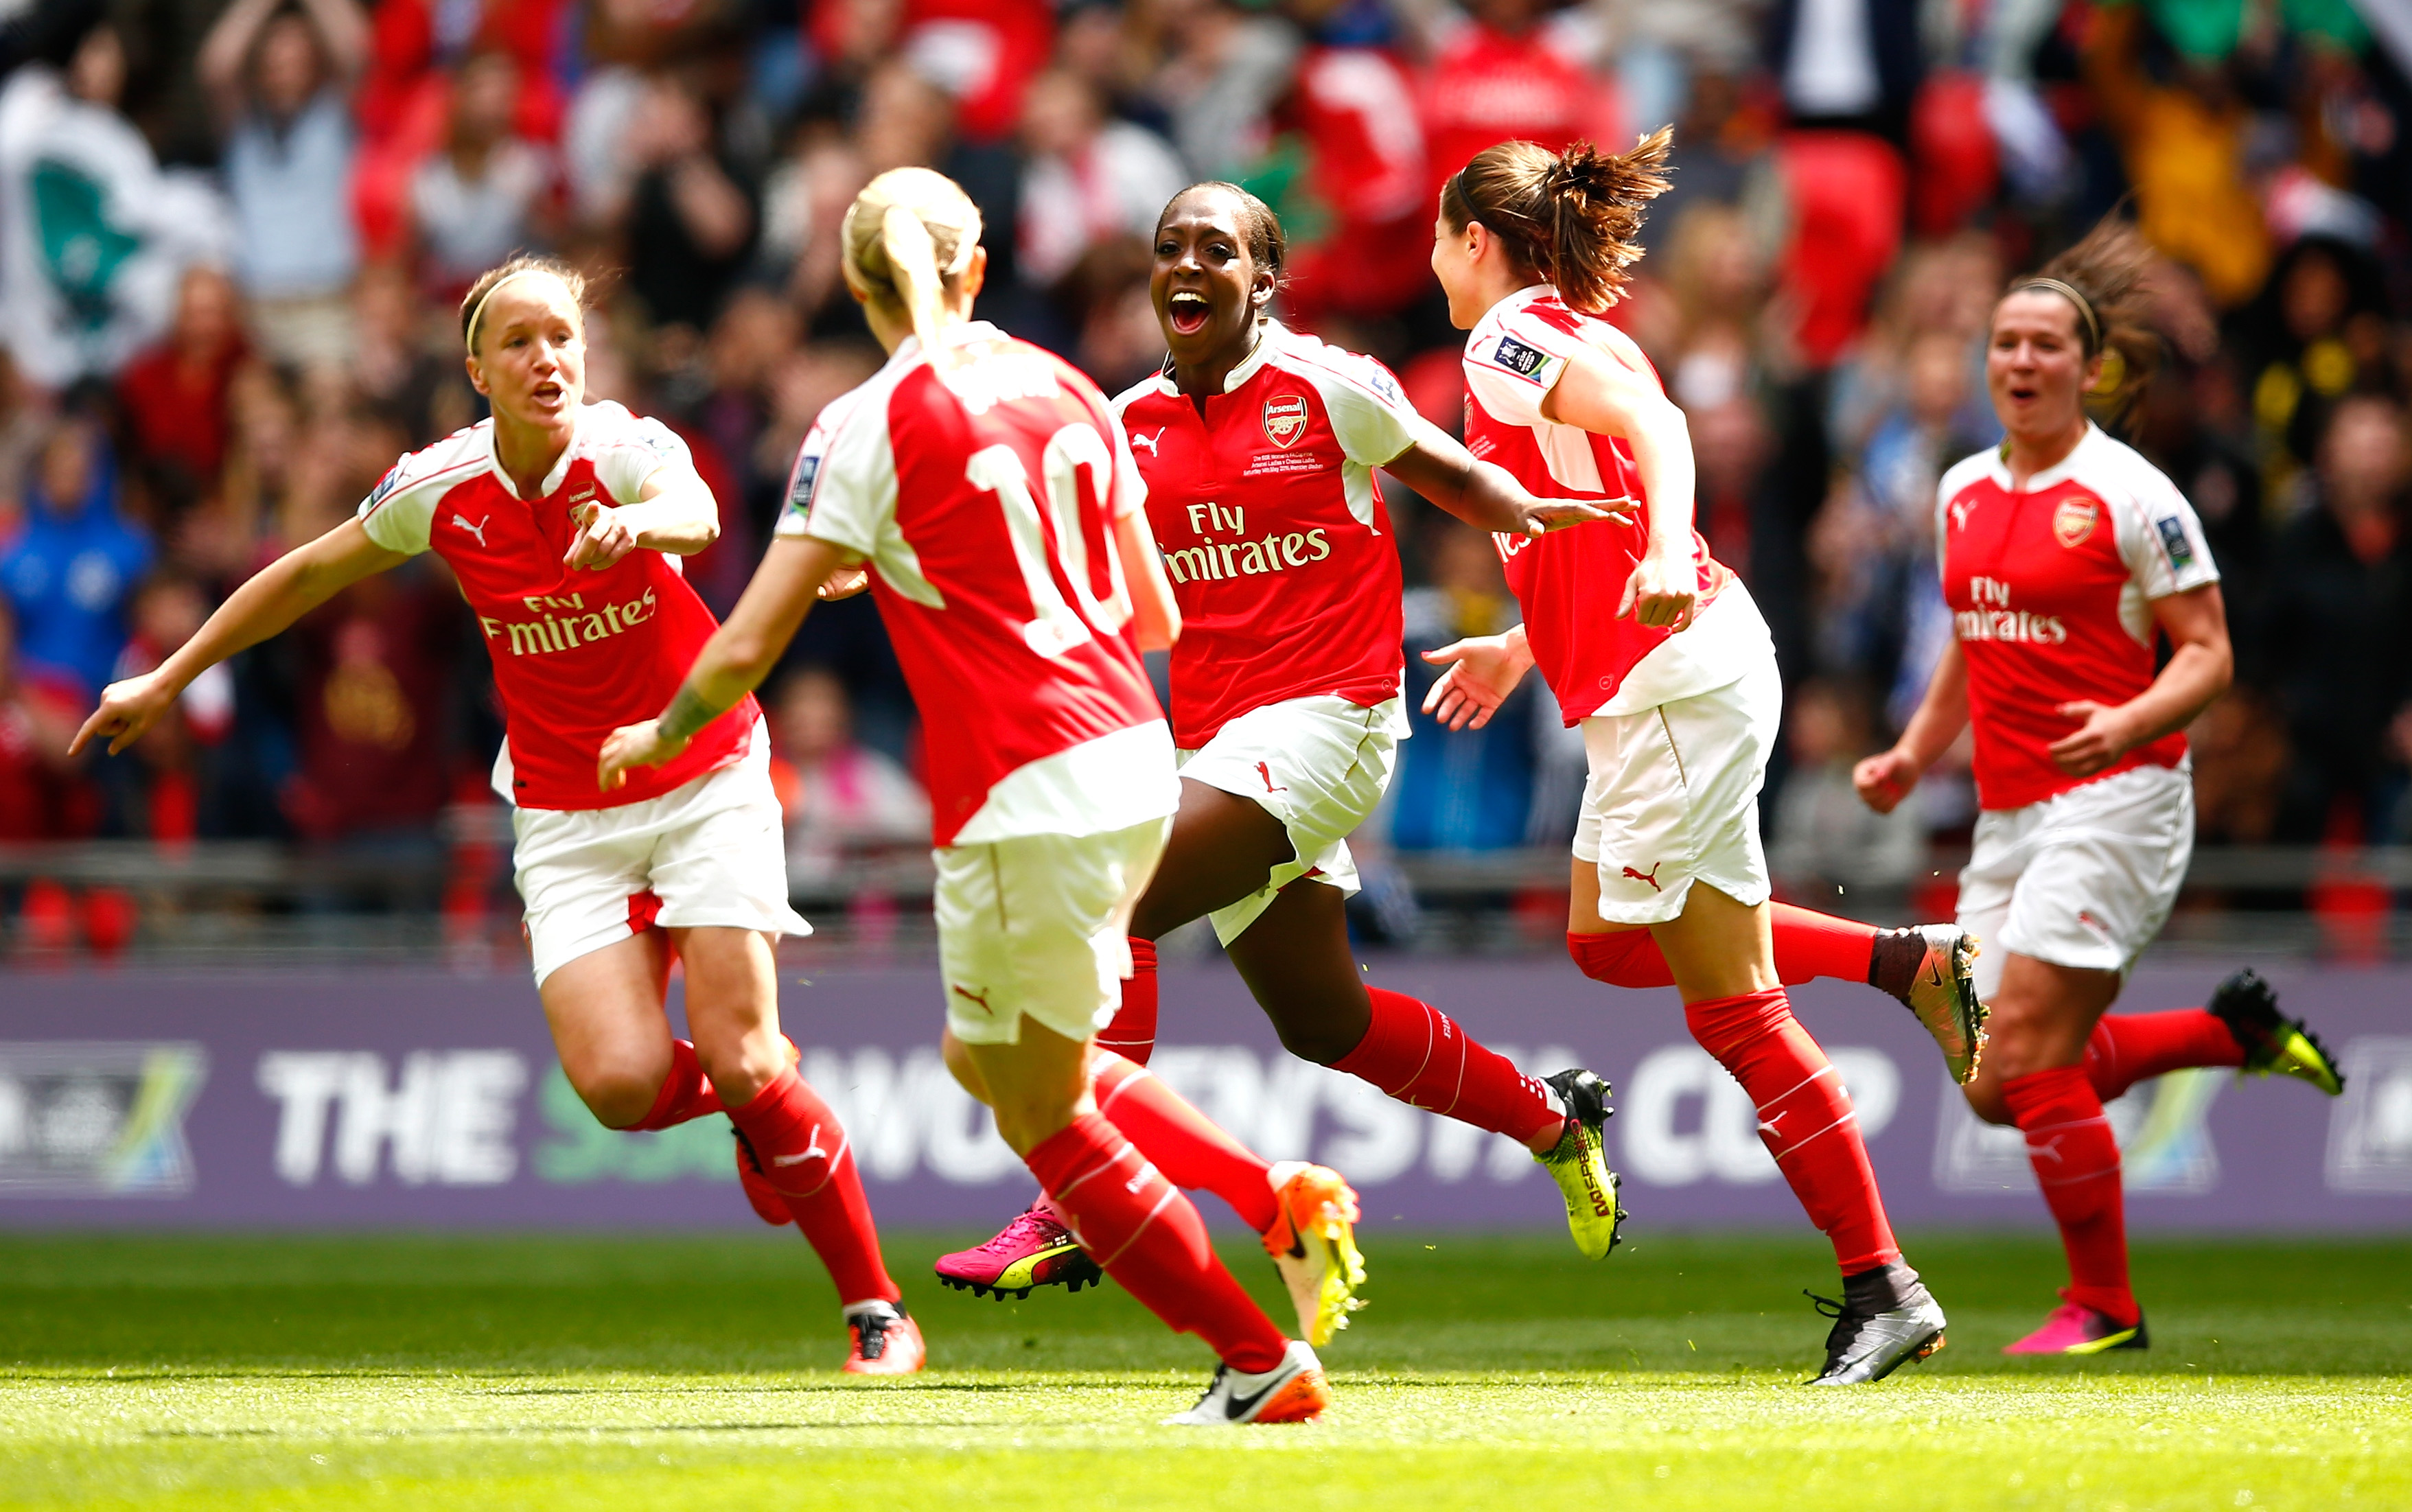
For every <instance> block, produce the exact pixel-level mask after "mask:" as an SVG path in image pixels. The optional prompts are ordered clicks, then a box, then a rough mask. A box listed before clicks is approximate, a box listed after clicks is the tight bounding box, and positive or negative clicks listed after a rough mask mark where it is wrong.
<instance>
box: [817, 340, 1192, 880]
mask: <svg viewBox="0 0 2412 1512" xmlns="http://www.w3.org/2000/svg"><path fill="white" fill-rule="evenodd" d="M947 341H948V344H949V347H950V348H952V350H951V352H950V354H949V355H950V356H951V357H952V358H953V359H954V361H953V362H952V363H951V364H950V365H949V366H948V367H947V368H946V370H945V371H944V372H943V373H941V372H940V371H938V370H937V369H934V368H933V367H932V366H931V364H930V362H929V360H927V359H926V358H925V357H924V356H923V355H922V351H921V345H920V343H919V342H918V341H907V342H905V344H904V345H901V346H899V347H898V348H897V351H896V354H895V356H893V357H892V358H890V360H889V362H888V365H887V366H886V367H884V368H882V369H880V370H879V372H878V374H875V376H874V377H872V379H871V380H870V381H869V382H867V383H865V384H863V385H862V386H860V388H857V389H853V390H852V391H850V392H848V393H846V394H845V395H844V396H842V397H840V398H838V399H836V400H833V401H831V404H829V405H828V407H827V408H825V409H823V410H822V411H821V417H820V419H819V420H818V421H817V422H816V423H815V425H814V426H813V430H812V433H811V434H809V435H807V436H806V437H805V438H804V445H803V449H802V452H801V453H799V455H798V456H797V459H796V470H795V474H794V476H793V477H792V478H791V480H790V482H789V484H788V490H787V500H788V502H787V511H786V512H785V513H784V514H783V515H781V516H780V519H779V528H778V534H779V535H780V536H785V537H788V538H791V539H792V538H796V537H801V536H811V537H813V538H814V539H816V540H823V541H828V542H830V543H831V544H832V545H835V546H840V547H843V548H845V549H846V550H848V551H852V552H854V553H856V554H858V555H860V556H861V557H864V558H866V559H867V560H868V563H869V565H870V568H871V592H872V596H873V597H874V598H875V600H877V602H878V604H879V614H880V618H881V620H882V621H884V622H885V623H886V624H887V627H888V634H889V637H890V639H891V640H892V641H893V642H894V643H895V646H896V658H897V660H898V662H899V663H901V664H902V665H903V667H904V669H905V682H906V683H908V684H910V685H911V687H912V689H913V701H914V702H915V703H917V704H919V706H920V710H921V718H922V723H923V726H924V727H925V728H926V729H927V731H928V738H927V741H926V748H927V751H928V756H929V783H930V806H931V830H932V836H933V839H934V842H935V843H936V844H940V845H957V844H965V845H968V844H988V843H991V842H994V841H999V840H1007V839H1011V838H1013V837H1016V836H1021V835H1036V834H1063V835H1085V834H1100V833H1104V832H1107V831H1110V830H1114V829H1127V828H1128V827H1130V826H1132V825H1135V824H1139V823H1141V822H1143V821H1145V820H1148V819H1154V818H1161V817H1163V816H1164V815H1168V814H1170V813H1171V812H1172V811H1173V809H1174V808H1175V807H1177V806H1178V804H1179V802H1180V784H1179V782H1178V780H1177V779H1176V778H1175V777H1174V775H1173V771H1172V742H1171V740H1170V738H1169V735H1168V734H1167V732H1166V730H1165V727H1164V712H1163V710H1162V709H1160V708H1159V707H1158V706H1157V704H1156V701H1155V689H1154V688H1152V687H1151V686H1150V685H1149V683H1148V680H1147V670H1146V668H1144V667H1142V666H1141V665H1140V657H1139V649H1138V647H1137V646H1136V645H1135V644H1134V643H1133V641H1132V639H1131V637H1130V635H1129V633H1128V629H1127V626H1128V624H1129V621H1130V614H1131V609H1130V597H1129V591H1128V589H1127V587H1126V586H1125V582H1124V580H1123V570H1122V558H1121V557H1120V555H1119V554H1118V553H1117V552H1116V550H1115V549H1114V539H1113V536H1114V522H1115V521H1118V520H1122V519H1124V518H1126V517H1127V516H1130V515H1132V514H1135V513H1137V512H1138V511H1139V510H1140V508H1141V507H1142V506H1143V504H1144V500H1145V495H1146V485H1144V484H1143V483H1141V482H1140V477H1139V474H1138V471H1137V469H1135V468H1134V467H1133V466H1132V465H1131V459H1130V449H1129V448H1128V447H1126V446H1125V445H1124V444H1123V441H1122V433H1121V432H1120V431H1119V430H1118V429H1117V428H1116V427H1115V425H1114V419H1113V415H1112V412H1111V411H1110V409H1108V407H1107V404H1106V400H1105V396H1104V395H1103V394H1100V393H1099V392H1098V391H1097V389H1096V385H1095V384H1093V383H1091V382H1090V381H1089V380H1088V379H1087V378H1085V377H1083V376H1081V374H1080V373H1079V372H1078V371H1077V370H1075V369H1074V368H1072V367H1071V366H1070V365H1069V364H1067V363H1066V362H1065V361H1063V360H1061V359H1059V358H1057V357H1055V356H1053V355H1052V354H1051V353H1048V352H1046V351H1044V350H1042V349H1040V348H1038V347H1037V346H1033V345H1030V344H1029V343H1027V342H1022V341H1016V340H1014V339H1013V338H1011V337H1009V336H1007V335H1006V334H1005V333H1003V332H1002V331H1000V330H997V329H996V328H995V327H994V326H992V325H989V324H988V323H987V322H985V321H975V322H972V323H971V324H968V325H966V326H963V327H962V328H960V329H959V330H955V331H951V332H949V335H948V337H947Z"/></svg>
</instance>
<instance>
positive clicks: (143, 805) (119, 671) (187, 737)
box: [97, 571, 234, 844]
mask: <svg viewBox="0 0 2412 1512" xmlns="http://www.w3.org/2000/svg"><path fill="white" fill-rule="evenodd" d="M210 608H211V605H210V601H209V600H208V599H207V598H205V597H203V596H202V595H201V592H200V589H199V586H198V585H197V584H195V583H194V582H192V581H191V580H189V579H186V578H184V577H182V576H179V575H178V574H176V573H175V572H173V571H167V572H156V573H154V574H152V575H151V576H150V577H148V578H146V579H144V580H143V581H142V583H141V584H140V586H139V587H137V588H136V589H135V591H134V594H133V597H132V600H131V607H130V610H129V613H128V615H127V618H128V619H129V620H130V621H131V623H132V626H133V633H132V635H131V636H130V637H128V639H126V642H125V650H123V651H121V652H119V653H118V655H117V665H116V666H115V667H114V668H111V669H110V680H111V681H114V680H116V679H118V678H125V677H136V676H140V674H142V673H144V672H148V671H150V670H151V669H152V668H155V667H157V666H158V665H159V664H160V663H161V662H162V661H164V660H166V659H167V657H168V654H169V653H170V652H172V651H174V650H175V649H176V648H177V647H178V646H181V645H183V644H184V642H185V641H186V640H188V639H191V638H192V634H193V632H194V631H196V630H199V628H200V627H201V622H202V621H204V620H206V619H208V618H209V613H210ZM210 673H211V674H214V675H204V676H201V677H198V678H195V679H194V680H193V684H192V686H190V687H188V688H186V689H185V690H184V693H183V694H182V695H181V696H179V697H178V698H177V699H176V707H175V710H174V711H173V712H171V713H170V714H169V717H167V718H165V719H163V720H161V721H160V722H159V738H158V739H157V740H155V741H145V742H143V743H144V746H145V747H147V749H141V750H138V751H137V752H136V753H135V755H136V757H137V759H136V760H134V761H131V762H109V763H105V764H104V765H102V766H101V767H100V768H99V770H98V772H97V775H98V776H99V778H100V780H101V785H102V788H103V790H104V791H105V792H106V794H107V798H108V811H109V812H108V815H107V817H106V818H105V820H104V821H103V827H102V832H103V833H104V834H108V835H111V836H125V837H137V838H142V839H148V840H155V841H159V842H162V843H164V844H187V843H189V842H191V841H192V840H194V839H195V838H197V837H198V836H199V834H200V832H201V828H200V827H201V802H202V794H203V791H204V787H205V784H206V782H207V773H206V771H205V770H204V769H205V768H206V767H207V766H208V765H209V764H210V757H211V755H212V754H213V752H212V748H213V747H215V746H217V745H218V744H219V743H220V742H222V741H224V740H225V739H226V737H227V735H228V732H229V730H231V728H232V727H233V725H234V677H233V674H232V673H231V672H230V671H228V668H225V667H223V666H219V667H213V668H210Z"/></svg>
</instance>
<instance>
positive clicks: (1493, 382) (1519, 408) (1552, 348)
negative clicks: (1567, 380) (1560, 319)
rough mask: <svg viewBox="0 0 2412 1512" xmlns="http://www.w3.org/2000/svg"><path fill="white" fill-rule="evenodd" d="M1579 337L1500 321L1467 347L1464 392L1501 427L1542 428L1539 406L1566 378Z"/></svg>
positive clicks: (1526, 322) (1530, 323)
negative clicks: (1501, 425) (1562, 379)
mask: <svg viewBox="0 0 2412 1512" xmlns="http://www.w3.org/2000/svg"><path fill="white" fill-rule="evenodd" d="M1579 345H1582V340H1581V337H1579V336H1575V335H1572V334H1569V333H1568V332H1566V331H1562V330H1554V329H1552V328H1551V327H1549V326H1545V325H1543V324H1541V323H1540V322H1538V321H1536V320H1517V321H1502V322H1500V323H1499V324H1498V325H1496V326H1494V327H1492V328H1491V329H1489V330H1479V331H1477V332H1476V333H1475V335H1474V339H1473V340H1471V341H1469V342H1467V343H1466V345H1465V387H1466V391H1467V392H1468V393H1470V394H1472V395H1473V396H1474V402H1475V403H1476V404H1480V405H1481V406H1482V408H1483V412H1484V413H1485V414H1488V415H1489V416H1491V418H1493V419H1495V420H1498V421H1499V422H1500V423H1502V424H1504V425H1540V424H1544V423H1546V420H1545V417H1543V415H1542V414H1541V401H1542V400H1543V399H1545V398H1547V397H1548V396H1549V392H1550V390H1551V389H1554V388H1556V387H1557V383H1558V380H1559V379H1560V378H1562V377H1564V376H1565V375H1566V360H1567V359H1568V358H1569V357H1571V356H1572V355H1573V348H1574V347H1576V346H1579Z"/></svg>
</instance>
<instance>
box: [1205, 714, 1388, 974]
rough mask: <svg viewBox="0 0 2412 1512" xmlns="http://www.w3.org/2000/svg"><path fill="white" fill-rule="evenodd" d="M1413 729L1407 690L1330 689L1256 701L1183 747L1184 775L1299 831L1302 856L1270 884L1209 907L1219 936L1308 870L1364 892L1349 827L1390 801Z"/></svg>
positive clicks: (1295, 841)
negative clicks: (1368, 703) (1375, 694)
mask: <svg viewBox="0 0 2412 1512" xmlns="http://www.w3.org/2000/svg"><path fill="white" fill-rule="evenodd" d="M1406 733H1407V712H1406V703H1405V700H1404V699H1401V698H1386V699H1384V700H1383V701H1382V702H1380V703H1377V704H1375V705H1374V706H1373V707H1372V708H1370V709H1368V708H1364V707H1362V706H1361V705H1358V704H1354V703H1351V702H1349V701H1348V700H1347V699H1346V698H1339V697H1331V696H1330V695H1328V694H1327V695H1320V696H1317V697H1309V698H1285V699H1283V700H1282V701H1281V702H1279V703H1269V704H1266V705H1265V706H1264V707H1263V708H1261V709H1251V710H1249V711H1248V712H1246V713H1244V714H1242V715H1241V716H1240V717H1238V718H1237V719H1234V720H1231V721H1230V722H1229V723H1228V724H1226V725H1225V726H1224V727H1222V728H1221V729H1219V730H1216V731H1215V732H1214V738H1213V740H1210V741H1207V742H1206V743H1205V744H1204V745H1203V746H1201V747H1199V749H1197V750H1195V751H1179V752H1175V753H1174V756H1175V757H1176V759H1178V760H1179V762H1180V763H1181V775H1182V776H1184V777H1185V778H1188V779H1189V780H1191V781H1193V782H1201V783H1204V784H1205V785H1207V786H1209V787H1219V788H1221V789H1222V790H1223V791H1224V792H1227V793H1236V794H1238V795H1239V796H1240V797H1242V798H1244V799H1249V800H1253V801H1255V802H1257V803H1259V804H1262V805H1263V806H1264V810H1265V812H1266V813H1268V814H1270V815H1272V816H1273V817H1274V818H1276V819H1279V820H1280V821H1281V822H1282V828H1283V829H1287V831H1289V843H1290V849H1291V851H1292V854H1293V857H1294V859H1291V860H1287V861H1284V862H1283V863H1282V864H1280V865H1279V866H1276V867H1274V868H1273V869H1272V874H1271V875H1270V876H1268V877H1267V878H1266V879H1265V885H1264V886H1263V887H1261V888H1257V890H1256V891H1254V892H1252V893H1250V894H1248V896H1246V897H1244V898H1243V899H1241V900H1240V901H1239V902H1238V903H1233V904H1231V905H1230V906H1229V907H1228V908H1218V909H1216V910H1214V912H1213V913H1212V914H1209V915H1207V916H1206V917H1207V918H1208V919H1209V920H1210V921H1212V922H1213V926H1214V937H1215V938H1216V939H1218V940H1221V941H1222V942H1223V943H1224V944H1225V945H1228V944H1230V943H1231V942H1232V941H1233V940H1236V939H1238V938H1239V937H1240V935H1241V934H1242V932H1244V931H1245V930H1246V929H1247V927H1248V926H1249V925H1251V924H1253V923H1255V922H1256V921H1257V916H1258V915H1260V914H1262V913H1263V912H1264V911H1265V910H1266V909H1267V908H1268V907H1271V906H1272V901H1273V896H1274V895H1275V894H1276V893H1278V892H1280V891H1281V889H1282V888H1286V887H1287V886H1289V885H1290V884H1291V883H1293V882H1295V881H1297V880H1298V879H1299V878H1300V877H1302V876H1311V877H1313V878H1315V880H1316V881H1317V882H1321V883H1325V884H1328V885H1330V886H1331V887H1335V888H1339V889H1340V890H1341V891H1342V892H1345V893H1354V892H1356V891H1357V861H1356V859H1355V858H1354V857H1352V856H1350V855H1349V854H1348V835H1349V833H1350V831H1352V830H1354V829H1356V828H1357V827H1358V826H1359V825H1360V824H1363V823H1364V822H1365V820H1366V817H1367V816H1368V815H1371V814H1372V813H1373V812H1374V810H1375V807H1376V806H1377V805H1379V804H1380V803H1381V801H1382V792H1383V789H1385V788H1387V787H1389V786H1390V773H1391V771H1393V770H1395V768H1396V766H1397V764H1398V756H1399V741H1401V740H1402V739H1404V738H1405V735H1406Z"/></svg>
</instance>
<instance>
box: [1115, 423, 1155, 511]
mask: <svg viewBox="0 0 2412 1512" xmlns="http://www.w3.org/2000/svg"><path fill="white" fill-rule="evenodd" d="M1110 430H1111V431H1112V433H1113V438H1114V497H1113V502H1112V504H1111V505H1110V506H1109V507H1108V509H1107V511H1106V517H1107V518H1108V519H1110V520H1128V519H1129V518H1130V517H1131V516H1133V515H1137V514H1143V513H1145V512H1146V509H1147V479H1146V478H1144V477H1140V470H1139V458H1138V457H1137V456H1135V455H1133V454H1132V452H1131V444H1130V434H1129V433H1128V432H1126V431H1125V430H1124V429H1123V420H1122V416H1121V414H1120V413H1119V412H1116V413H1115V414H1114V415H1113V417H1112V420H1111V422H1110Z"/></svg>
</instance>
